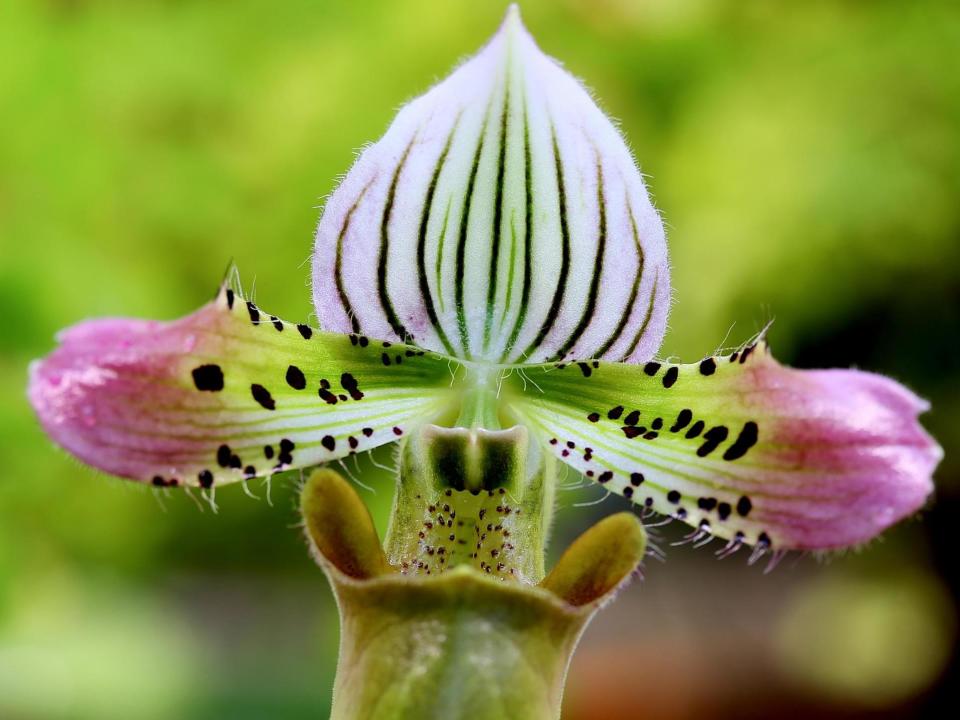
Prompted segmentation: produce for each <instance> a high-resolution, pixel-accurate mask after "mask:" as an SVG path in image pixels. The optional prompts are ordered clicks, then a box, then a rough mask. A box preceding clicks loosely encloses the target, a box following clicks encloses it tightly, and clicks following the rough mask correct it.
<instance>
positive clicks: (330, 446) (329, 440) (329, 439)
mask: <svg viewBox="0 0 960 720" xmlns="http://www.w3.org/2000/svg"><path fill="white" fill-rule="evenodd" d="M320 444H321V445H323V446H324V447H325V448H326V449H327V450H329V451H330V452H333V451H334V449H335V448H336V447H337V441H336V439H335V438H334V437H333V435H324V436H323V439H322V440H320Z"/></svg>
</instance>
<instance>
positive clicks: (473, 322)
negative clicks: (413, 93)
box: [313, 7, 670, 362]
mask: <svg viewBox="0 0 960 720" xmlns="http://www.w3.org/2000/svg"><path fill="white" fill-rule="evenodd" d="M669 295H670V278H669V269H668V265H667V253H666V245H665V241H664V232H663V225H662V223H661V222H660V218H659V216H658V215H657V213H656V211H655V210H654V208H653V206H652V205H651V203H650V199H649V197H648V196H647V191H646V189H645V187H644V184H643V181H642V179H641V177H640V174H639V172H638V171H637V168H636V166H635V165H634V162H633V159H632V157H631V155H630V152H629V150H628V149H627V147H626V145H625V144H624V141H623V139H622V138H621V136H620V134H619V133H618V132H617V130H616V129H615V128H614V127H613V125H612V124H611V123H610V121H609V120H608V119H607V117H606V116H604V114H603V113H602V112H601V111H600V110H599V109H598V108H597V106H596V105H595V104H594V102H593V101H592V100H591V98H590V96H589V94H588V93H587V91H586V90H584V88H583V87H582V86H581V85H580V84H579V83H578V82H577V81H576V80H575V79H574V78H573V77H572V76H571V75H569V74H568V73H567V72H565V71H564V70H563V69H562V68H561V67H560V65H559V64H558V63H557V62H556V61H555V60H553V59H551V58H549V57H547V56H546V55H544V54H543V53H542V52H541V51H540V49H539V48H538V47H537V46H536V44H535V43H534V41H533V38H531V37H530V35H529V34H528V33H527V31H526V29H525V28H524V27H523V25H522V24H521V22H520V19H519V13H518V11H517V10H516V8H515V7H514V8H511V10H510V11H508V13H507V18H506V20H505V21H504V23H503V25H502V27H501V28H500V30H499V31H498V32H497V33H496V35H494V37H493V38H492V39H491V40H490V41H489V43H488V44H487V45H486V46H485V47H484V48H483V49H482V50H481V51H480V52H479V53H478V54H477V55H476V56H474V57H473V58H471V59H470V60H468V61H467V62H465V63H464V64H463V65H461V66H460V67H459V68H458V69H457V70H456V71H455V72H454V73H453V74H451V75H450V76H449V77H448V78H447V79H446V80H444V81H443V82H441V83H440V84H439V85H437V86H436V87H434V88H433V89H432V90H430V91H429V92H428V93H426V94H425V95H423V96H421V97H419V98H417V99H415V100H414V101H412V102H411V103H410V104H409V105H407V106H406V107H404V108H403V109H402V110H401V111H400V113H399V114H398V115H397V117H396V119H395V120H394V122H393V124H392V125H391V126H390V128H389V129H388V130H387V133H386V135H384V137H383V138H382V139H381V140H380V141H379V142H377V143H376V144H375V145H373V146H371V147H370V148H368V149H367V150H366V151H365V152H364V153H363V154H362V155H361V156H360V158H359V160H358V161H357V163H356V165H354V167H353V169H352V170H351V171H350V173H349V174H348V175H347V177H346V179H345V180H344V181H343V183H342V184H341V185H340V187H339V188H338V189H337V190H336V192H334V194H333V195H332V197H331V198H330V199H329V201H328V202H327V205H326V209H325V211H324V214H323V217H322V219H321V221H320V226H319V228H318V230H317V237H316V248H315V255H314V260H313V297H314V303H315V307H316V312H317V317H318V318H319V319H320V323H321V325H322V326H323V327H324V328H326V329H328V330H333V331H339V332H354V333H360V332H362V333H366V334H367V335H369V336H371V337H376V338H381V339H386V340H391V341H400V340H407V341H409V342H412V343H414V344H416V345H418V346H420V347H423V348H429V349H432V350H436V351H439V352H445V353H447V354H449V355H454V356H457V357H461V358H467V359H475V360H479V359H482V360H493V361H501V362H503V361H508V362H541V361H548V360H552V359H560V358H567V357H577V358H593V357H597V358H605V359H610V360H625V361H632V362H640V361H643V360H646V359H648V358H650V357H651V356H652V355H653V354H654V353H655V352H656V350H657V348H658V347H659V345H660V341H661V339H662V337H663V332H664V329H665V325H666V316H667V310H668V305H669Z"/></svg>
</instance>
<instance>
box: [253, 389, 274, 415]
mask: <svg viewBox="0 0 960 720" xmlns="http://www.w3.org/2000/svg"><path fill="white" fill-rule="evenodd" d="M250 394H251V395H253V399H254V400H256V401H257V402H258V403H260V405H262V406H263V407H264V409H266V410H276V409H277V404H276V403H275V402H274V401H273V396H272V395H270V391H269V390H267V389H266V388H265V387H264V386H263V385H260V384H259V383H253V384H252V385H251V386H250Z"/></svg>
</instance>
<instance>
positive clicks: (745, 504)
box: [737, 495, 753, 517]
mask: <svg viewBox="0 0 960 720" xmlns="http://www.w3.org/2000/svg"><path fill="white" fill-rule="evenodd" d="M752 509H753V503H752V502H750V498H748V497H747V496H746V495H744V496H742V497H741V498H740V499H739V500H737V515H739V516H740V517H746V516H747V515H749V514H750V511H751V510H752Z"/></svg>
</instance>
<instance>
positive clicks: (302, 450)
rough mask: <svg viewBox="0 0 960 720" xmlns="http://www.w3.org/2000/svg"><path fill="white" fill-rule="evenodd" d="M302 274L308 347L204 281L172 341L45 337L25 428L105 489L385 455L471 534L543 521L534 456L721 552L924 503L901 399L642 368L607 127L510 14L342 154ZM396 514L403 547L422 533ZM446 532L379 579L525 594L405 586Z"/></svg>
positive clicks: (645, 313) (519, 570)
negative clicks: (382, 129)
mask: <svg viewBox="0 0 960 720" xmlns="http://www.w3.org/2000/svg"><path fill="white" fill-rule="evenodd" d="M312 272H313V300H314V307H315V310H316V317H317V319H318V321H319V326H320V327H319V329H318V328H314V327H310V326H308V325H305V324H295V323H290V322H286V321H284V320H281V319H280V318H278V317H276V316H274V315H271V314H270V313H269V312H267V311H265V310H263V309H261V308H260V307H258V305H256V304H255V303H254V302H253V301H252V300H251V299H248V298H245V297H244V296H243V295H242V294H241V293H240V291H239V288H238V286H237V285H236V284H234V283H231V282H224V283H223V284H222V286H221V287H220V289H219V291H218V292H217V294H216V297H215V298H214V299H213V300H212V301H211V302H209V303H208V304H206V305H204V306H203V307H201V308H200V309H199V310H197V311H196V312H194V313H193V314H191V315H189V316H187V317H184V318H182V319H179V320H176V321H173V322H154V321H144V320H130V319H99V320H93V321H88V322H83V323H80V324H79V325H76V326H74V327H72V328H69V329H67V330H65V331H64V332H62V333H61V334H60V335H59V338H58V340H59V346H58V347H57V348H56V349H55V350H54V351H53V353H52V354H50V355H49V356H48V357H46V358H44V359H43V360H40V361H38V362H36V363H35V364H34V365H33V366H32V368H31V375H30V384H29V397H30V400H31V402H32V404H33V407H34V408H35V410H36V412H37V415H38V417H39V419H40V422H41V423H42V424H43V427H44V429H45V430H46V432H47V433H48V434H49V435H50V437H52V438H53V439H54V440H55V441H56V442H57V443H58V444H60V445H61V446H62V447H63V448H65V449H66V450H67V451H69V452H70V453H72V454H74V455H75V456H76V457H78V458H80V459H81V460H82V461H84V462H85V463H88V464H89V465H92V466H94V467H96V468H99V469H101V470H103V471H105V472H107V473H110V474H113V475H119V476H122V477H126V478H130V479H133V480H137V481H140V482H144V483H148V484H152V485H155V486H158V487H173V486H198V487H200V488H204V489H207V490H210V489H212V488H218V487H220V486H222V485H227V484H229V483H242V482H246V481H249V480H250V479H252V478H258V477H265V476H269V475H271V474H273V473H276V472H279V471H283V470H289V469H294V468H305V467H309V466H314V465H318V464H323V463H328V462H330V461H334V460H337V459H339V458H343V457H345V456H348V455H353V454H356V453H362V452H365V451H368V450H371V449H372V448H375V447H377V446H381V445H385V444H387V443H394V442H400V443H403V444H404V453H405V455H404V457H405V458H407V459H406V460H404V461H403V462H404V463H405V467H408V468H409V469H410V472H411V473H412V472H417V473H420V476H424V474H426V475H430V474H431V473H432V475H431V477H434V479H437V478H439V480H438V482H440V483H441V484H440V485H438V486H437V487H440V486H442V485H443V483H446V486H447V487H448V490H449V491H450V492H452V491H455V492H456V493H458V495H457V497H460V495H463V496H464V497H467V496H469V497H473V498H477V499H476V500H475V502H476V503H477V506H476V508H474V510H476V512H478V513H479V517H481V518H482V517H483V511H484V510H485V508H487V505H489V506H490V507H489V510H490V513H491V514H498V517H501V518H502V517H505V516H506V515H509V514H510V512H511V511H513V510H516V509H521V507H522V505H523V503H522V501H520V500H517V499H516V498H517V495H518V494H522V493H523V491H524V488H525V487H529V485H530V483H538V485H537V487H538V490H537V493H539V494H538V495H537V497H538V498H539V501H538V502H537V503H536V505H535V507H533V508H532V510H531V512H533V511H536V512H539V513H540V515H541V516H543V515H544V514H545V513H548V512H549V506H550V505H551V498H552V487H553V484H554V483H555V473H554V467H555V461H559V462H560V463H566V464H567V465H569V466H571V467H572V468H574V469H575V470H576V471H578V472H580V473H582V474H583V475H585V476H586V477H587V478H589V479H591V480H592V481H594V482H596V483H598V484H600V485H601V486H602V487H603V488H605V489H607V490H608V491H610V492H614V493H618V494H620V495H622V496H623V497H625V498H627V499H628V500H630V501H632V502H633V503H635V504H636V505H637V506H639V507H641V508H644V509H646V510H648V511H650V512H656V513H659V514H662V515H665V516H670V517H672V518H676V519H678V520H681V521H683V522H685V523H688V524H690V525H691V526H692V528H693V532H694V533H695V536H696V537H698V538H702V539H707V538H711V537H717V538H721V539H723V540H724V541H726V544H725V545H724V547H723V548H722V549H721V550H720V553H721V554H724V555H726V554H730V553H732V552H734V551H736V550H737V549H739V548H740V547H742V546H753V547H754V548H755V551H754V552H755V554H762V553H763V552H766V551H771V550H773V551H777V550H789V549H800V550H819V549H829V548H842V547H846V546H850V545H854V544H857V543H861V542H864V541H866V540H868V539H870V538H872V537H874V536H875V535H877V534H878V533H879V532H881V531H882V530H884V529H885V528H887V527H888V526H890V525H891V524H892V523H894V522H896V521H898V520H900V519H901V518H904V517H905V516H908V515H910V514H912V513H914V512H916V511H917V510H918V509H919V508H920V507H921V506H922V505H923V503H924V502H925V500H926V498H927V497H928V495H929V494H930V492H931V490H932V482H931V475H932V472H933V470H934V468H935V467H936V465H937V463H938V462H939V460H940V457H941V455H942V451H941V450H940V448H939V447H938V445H937V444H936V443H935V442H934V441H933V440H932V439H931V438H930V436H929V435H927V433H926V432H925V431H924V430H923V428H922V427H921V426H920V424H919V423H918V420H917V417H918V415H919V414H920V413H921V412H923V411H924V410H926V409H927V404H926V403H925V402H924V401H923V400H921V399H919V398H918V397H917V396H915V395H914V394H913V393H911V392H910V391H909V390H907V389H906V388H904V387H902V386H901V385H899V384H897V383H896V382H894V381H892V380H890V379H887V378H884V377H881V376H878V375H874V374H870V373H867V372H860V371H854V370H814V371H801V370H794V369H790V368H788V367H784V366H782V365H780V364H779V363H778V362H777V361H776V360H775V359H774V358H773V357H772V356H771V355H770V352H769V349H768V347H767V344H766V342H765V340H764V339H763V337H762V336H761V337H759V338H757V339H754V340H752V341H751V342H749V343H748V344H746V345H744V346H741V347H740V348H739V349H737V350H735V351H733V352H731V353H729V354H720V355H710V356H708V357H705V358H704V359H702V360H700V361H698V362H694V363H690V364H676V363H671V362H665V361H662V360H658V359H656V354H657V351H658V349H659V347H660V344H661V340H662V338H663V335H664V332H665V329H666V321H667V314H668V310H669V305H670V267H669V263H668V257H667V248H666V242H665V236H664V229H663V224H662V222H661V220H660V217H659V215H658V213H657V211H656V210H655V208H654V206H653V204H652V203H651V200H650V197H649V195H648V193H647V190H646V188H645V185H644V182H643V180H642V178H641V175H640V173H639V171H638V169H637V166H636V164H635V163H634V160H633V158H632V156H631V153H630V151H629V150H628V148H627V146H626V144H625V142H624V140H623V138H622V137H621V135H620V133H619V132H618V131H617V130H616V129H615V127H614V126H613V125H612V124H611V122H610V120H609V119H608V118H607V117H606V116H605V115H604V114H603V113H602V112H601V111H600V110H599V108H598V107H597V106H596V104H595V103H594V102H593V100H592V99H591V97H590V95H589V93H588V92H587V91H586V90H585V89H584V88H583V86H582V85H581V84H580V83H579V82H578V81H577V80H575V79H574V78H573V77H572V76H571V75H570V74H569V73H567V72H566V71H565V70H564V69H563V68H562V67H561V66H560V65H559V64H558V63H557V62H556V61H555V60H552V59H551V58H549V57H547V56H546V55H545V54H543V53H542V52H541V51H540V49H539V48H538V47H537V45H536V44H535V42H534V40H533V38H532V37H531V36H530V35H529V34H528V32H527V31H526V29H525V28H524V27H523V25H522V24H521V22H520V19H519V14H518V12H517V11H516V10H515V9H511V10H510V11H509V12H508V14H507V18H506V20H505V21H504V23H503V25H502V26H501V27H500V29H499V30H498V32H497V33H496V34H495V35H494V36H493V38H492V39H491V40H490V41H489V42H488V43H487V45H486V46H485V47H483V48H482V49H481V50H480V51H479V53H478V54H476V55H475V56H474V57H472V58H471V59H469V60H468V61H466V62H464V63H463V64H462V65H460V66H459V67H458V68H457V69H456V70H455V71H454V72H453V73H452V74H451V75H450V76H449V77H447V78H446V79H445V80H443V81H442V82H440V83H439V84H438V85H436V86H435V87H433V88H432V89H431V90H430V91H429V92H427V93H426V94H424V95H422V96H420V97H418V98H416V99H415V100H413V101H412V102H410V103H409V104H408V105H406V106H405V107H403V108H402V109H401V110H400V112H399V113H398V115H397V116H396V118H395V120H394V121H393V123H392V124H391V125H390V127H389V129H388V130H387V132H386V134H385V135H384V136H383V137H382V138H381V139H380V140H379V141H378V142H377V143H375V144H374V145H372V146H370V147H368V148H367V149H366V150H365V151H364V152H363V153H362V154H361V155H360V157H359V159H358V160H357V162H356V164H355V165H354V167H353V168H352V169H351V170H350V172H349V173H348V175H347V176H346V177H345V179H344V180H343V182H342V183H341V184H340V186H339V187H338V188H337V190H336V191H335V192H334V193H333V195H332V196H331V197H330V198H329V200H328V201H327V203H326V207H325V210H324V212H323V215H322V219H321V220H320V224H319V228H318V230H317V234H316V243H315V249H314V255H313V265H312ZM517 453H522V455H523V457H522V458H521V459H522V460H523V462H522V467H523V468H526V469H525V470H523V471H522V472H521V471H519V470H517V468H518V467H520V466H519V465H511V463H512V460H511V459H510V458H512V457H513V456H514V455H516V454H517ZM504 468H507V469H506V470H505V469H504ZM506 474H511V478H512V479H511V480H510V483H512V484H511V485H510V493H508V494H507V499H502V500H498V499H497V497H498V496H497V495H495V491H496V490H497V489H498V488H501V487H505V483H506V482H507V481H506V480H505V479H504V478H505V476H506ZM450 492H448V493H447V495H448V496H451V494H450ZM451 497H452V496H451ZM405 498H406V501H409V503H419V505H416V507H413V509H410V507H409V506H406V507H405V508H403V507H400V508H398V510H399V511H401V512H406V513H407V514H409V515H410V516H411V517H413V516H416V523H417V524H418V527H419V524H420V523H421V521H422V520H423V517H424V515H425V514H426V516H428V521H427V522H428V523H429V522H430V521H429V518H430V517H435V516H441V517H442V515H443V513H444V509H443V508H442V507H440V508H437V507H435V502H434V499H433V498H427V497H426V496H424V495H423V493H414V492H410V493H409V494H408V495H407V496H405ZM484 498H490V500H489V501H488V500H484ZM510 498H514V500H516V502H514V503H513V504H511V501H509V499H510ZM441 501H442V498H441ZM463 502H466V501H463ZM484 503H486V504H484ZM446 512H447V514H448V515H449V509H448V510H446ZM446 522H449V527H448V526H445V523H443V522H441V523H440V524H439V526H435V525H433V524H431V526H430V528H429V529H430V532H429V533H424V531H423V530H420V534H419V537H417V538H414V540H413V541H412V542H406V541H404V542H403V543H398V544H397V545H396V548H395V549H396V552H395V553H393V554H391V556H390V557H389V558H388V560H389V562H390V563H391V564H393V565H395V566H396V567H398V568H401V569H402V570H403V571H404V572H407V573H410V574H417V573H421V572H430V571H431V570H432V571H433V572H435V573H436V572H439V571H441V570H444V569H445V568H449V567H453V566H454V565H456V564H458V563H459V562H466V563H471V562H472V563H474V564H476V563H477V562H480V563H481V567H482V569H483V570H485V571H486V572H488V573H491V574H499V575H503V576H508V575H514V576H516V577H519V578H520V579H523V580H530V581H532V582H536V581H538V580H539V579H540V578H541V577H542V575H543V572H542V567H540V566H538V565H537V563H533V564H532V565H529V566H524V567H519V566H517V565H515V564H514V561H513V560H512V559H511V558H512V557H513V555H514V554H516V552H517V551H516V548H515V547H514V546H515V545H516V544H517V543H519V542H520V540H519V539H518V540H516V541H515V542H513V543H511V542H501V544H500V545H498V546H497V547H498V548H502V552H501V553H500V554H499V557H496V556H495V557H496V559H494V560H492V559H491V557H490V556H489V555H486V556H485V558H486V559H485V560H484V559H483V557H481V558H480V559H478V558H477V553H476V552H470V553H465V554H464V555H463V556H462V557H461V558H460V559H459V560H456V561H455V560H449V561H447V562H446V563H442V562H441V563H437V562H434V563H433V564H432V565H431V563H430V562H429V561H425V558H426V555H424V554H423V549H424V548H425V547H429V548H431V549H434V550H439V548H440V547H444V546H445V545H444V543H445V542H447V540H445V538H447V537H448V536H449V543H450V545H451V547H450V548H449V549H447V554H446V557H448V558H451V557H452V556H453V555H454V551H455V549H456V541H457V540H458V538H455V535H456V532H455V531H454V530H453V523H452V521H451V519H450V518H449V517H448V518H447V520H446ZM529 522H530V523H532V524H533V525H537V526H538V527H539V530H537V531H536V533H541V534H542V533H543V532H546V529H545V528H546V523H547V521H545V520H542V518H541V520H537V519H536V518H532V519H530V520H529ZM448 530H449V532H448ZM530 532H531V533H533V532H534V531H533V530H530ZM536 533H535V534H536ZM418 553H419V554H418ZM441 554H443V553H441ZM431 555H432V554H431Z"/></svg>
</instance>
